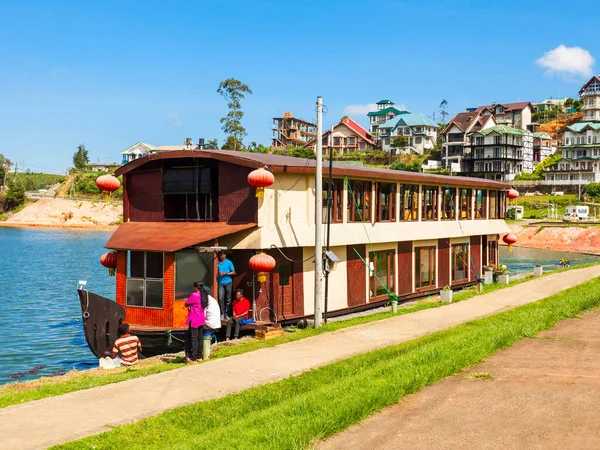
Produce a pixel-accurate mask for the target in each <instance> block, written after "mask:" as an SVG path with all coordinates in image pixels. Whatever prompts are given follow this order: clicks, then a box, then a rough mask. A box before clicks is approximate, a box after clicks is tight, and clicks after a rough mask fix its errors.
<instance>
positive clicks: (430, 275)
mask: <svg viewBox="0 0 600 450" xmlns="http://www.w3.org/2000/svg"><path fill="white" fill-rule="evenodd" d="M434 287H435V247H415V288H416V289H417V290H419V289H427V288H434Z"/></svg>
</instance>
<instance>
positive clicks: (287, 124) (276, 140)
mask: <svg viewBox="0 0 600 450" xmlns="http://www.w3.org/2000/svg"><path fill="white" fill-rule="evenodd" d="M316 135H317V126H316V125H315V124H314V123H312V122H307V121H306V120H302V119H298V118H297V117H293V116H292V113H291V112H290V111H286V112H285V113H284V114H283V117H274V118H273V143H272V147H275V148H277V147H279V148H282V147H287V146H288V145H295V146H299V147H301V146H304V145H306V143H307V142H310V141H312V140H313V139H314V138H315V136H316Z"/></svg>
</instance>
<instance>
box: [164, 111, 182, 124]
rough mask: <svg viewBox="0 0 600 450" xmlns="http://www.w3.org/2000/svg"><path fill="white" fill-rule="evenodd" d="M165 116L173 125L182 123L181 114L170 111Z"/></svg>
mask: <svg viewBox="0 0 600 450" xmlns="http://www.w3.org/2000/svg"><path fill="white" fill-rule="evenodd" d="M167 118H168V119H169V120H170V121H171V125H173V126H174V127H180V126H181V125H183V120H181V116H180V115H179V113H178V112H172V113H170V114H169V115H168V116H167Z"/></svg>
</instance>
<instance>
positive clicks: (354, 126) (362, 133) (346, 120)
mask: <svg viewBox="0 0 600 450" xmlns="http://www.w3.org/2000/svg"><path fill="white" fill-rule="evenodd" d="M341 125H345V126H347V127H348V128H350V130H352V131H354V132H355V133H356V134H358V135H359V136H360V137H361V138H363V139H364V140H365V141H367V142H368V143H369V144H372V145H375V138H374V137H373V135H372V134H371V133H369V132H368V131H367V130H365V129H364V128H363V127H361V126H360V125H359V124H358V123H357V122H355V121H354V120H352V119H351V118H350V117H344V118H343V119H342V120H341V122H340V123H338V124H337V125H335V126H334V127H333V129H336V128H337V127H339V126H341ZM329 133H331V130H327V131H325V132H324V133H323V137H326V136H328V135H329ZM313 143H314V140H312V141H310V142H309V143H308V144H307V145H310V144H313Z"/></svg>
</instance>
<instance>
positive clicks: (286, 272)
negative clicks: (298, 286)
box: [278, 261, 294, 317]
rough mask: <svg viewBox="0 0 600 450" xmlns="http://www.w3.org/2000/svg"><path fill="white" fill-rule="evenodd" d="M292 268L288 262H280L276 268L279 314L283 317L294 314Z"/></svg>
mask: <svg viewBox="0 0 600 450" xmlns="http://www.w3.org/2000/svg"><path fill="white" fill-rule="evenodd" d="M293 274H294V266H293V263H292V262H290V261H284V262H281V263H280V264H279V266H278V275H279V277H278V278H279V301H280V308H281V309H280V312H281V315H282V316H283V317H286V316H292V315H293V314H294V287H293V280H294V277H293V276H292V275H293Z"/></svg>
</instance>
